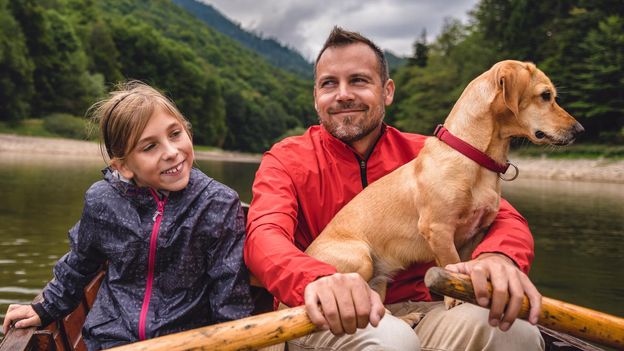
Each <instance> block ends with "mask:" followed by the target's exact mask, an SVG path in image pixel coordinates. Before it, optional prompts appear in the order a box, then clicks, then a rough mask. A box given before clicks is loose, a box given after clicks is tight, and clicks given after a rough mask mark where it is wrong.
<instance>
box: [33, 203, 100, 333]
mask: <svg viewBox="0 0 624 351" xmlns="http://www.w3.org/2000/svg"><path fill="white" fill-rule="evenodd" d="M91 207H92V206H91V205H90V204H89V203H88V201H85V208H84V210H83V213H82V217H81V219H80V221H79V222H78V223H77V224H76V225H74V227H73V228H71V229H70V231H69V241H70V251H69V252H68V253H66V254H65V255H64V256H63V257H61V259H60V260H58V262H57V263H56V265H55V266H54V270H53V273H54V279H53V280H52V281H50V282H49V283H48V284H47V285H46V287H45V288H44V290H43V293H42V295H43V302H41V303H40V304H39V305H38V306H36V307H35V311H38V314H39V315H40V316H41V317H42V322H44V321H45V322H51V320H50V319H52V320H59V319H61V318H63V317H65V316H66V315H67V314H69V313H70V312H71V311H73V310H74V308H76V306H78V304H79V303H80V301H81V299H82V297H83V295H84V288H85V286H86V285H87V284H88V283H89V282H90V281H91V280H92V279H93V277H94V276H95V274H96V273H97V272H98V270H99V269H100V267H101V266H102V264H103V263H104V261H105V258H104V256H103V255H102V254H101V253H100V252H99V251H98V250H96V249H95V248H94V245H93V244H94V238H95V236H96V235H97V234H96V233H97V232H98V231H101V228H98V225H101V223H99V221H98V220H97V219H96V218H94V217H93V216H91V214H92V213H94V212H96V211H95V210H94V209H93V208H91ZM42 309H43V311H42ZM44 311H45V313H47V314H48V316H46V315H45V313H43V312H44ZM42 314H43V316H42Z"/></svg>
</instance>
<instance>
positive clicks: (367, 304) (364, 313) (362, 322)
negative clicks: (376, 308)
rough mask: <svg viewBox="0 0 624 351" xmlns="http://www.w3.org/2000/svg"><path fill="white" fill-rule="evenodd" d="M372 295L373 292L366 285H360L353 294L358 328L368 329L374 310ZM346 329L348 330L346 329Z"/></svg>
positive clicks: (354, 289)
mask: <svg viewBox="0 0 624 351" xmlns="http://www.w3.org/2000/svg"><path fill="white" fill-rule="evenodd" d="M371 293H373V291H372V290H371V289H370V287H369V286H368V284H366V283H364V284H358V285H357V286H355V287H354V288H353V290H352V292H351V298H352V299H353V306H354V307H355V318H356V328H366V326H367V325H368V321H369V319H370V315H371V310H372V303H371V297H370V295H371ZM345 329H347V328H346V327H345Z"/></svg>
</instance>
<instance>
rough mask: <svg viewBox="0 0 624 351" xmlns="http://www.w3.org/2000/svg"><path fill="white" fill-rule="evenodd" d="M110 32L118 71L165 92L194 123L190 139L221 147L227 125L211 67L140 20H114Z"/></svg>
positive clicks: (216, 79) (219, 89) (217, 84)
mask: <svg viewBox="0 0 624 351" xmlns="http://www.w3.org/2000/svg"><path fill="white" fill-rule="evenodd" d="M112 34H113V40H114V41H115V47H117V48H118V52H119V62H121V71H122V74H123V75H124V76H126V77H129V78H132V79H139V80H142V81H144V82H147V83H149V84H153V85H155V86H157V87H161V88H162V89H164V90H165V91H167V92H168V93H169V94H170V96H171V97H172V98H173V99H174V100H175V101H176V102H177V104H178V106H179V107H180V110H181V111H182V113H184V115H185V116H186V117H187V118H188V119H189V121H190V122H191V124H192V125H193V126H194V127H193V139H194V141H195V142H196V143H198V144H204V145H217V146H221V144H222V143H223V141H224V135H225V133H226V128H227V127H226V123H225V108H224V101H223V98H222V94H221V84H220V81H219V78H218V77H217V76H216V74H215V71H214V69H212V68H211V67H210V66H209V65H208V64H206V63H205V62H203V61H202V60H201V59H200V58H199V56H198V55H197V54H195V53H194V52H193V51H192V50H191V49H189V48H188V47H187V46H186V45H185V44H183V43H179V42H175V41H173V40H170V39H167V38H165V37H163V36H162V35H161V34H159V32H158V31H156V30H155V29H153V28H152V27H150V26H149V25H147V24H145V23H144V22H142V21H140V20H137V19H131V18H126V19H124V20H121V21H118V22H117V23H116V24H115V25H113V26H112Z"/></svg>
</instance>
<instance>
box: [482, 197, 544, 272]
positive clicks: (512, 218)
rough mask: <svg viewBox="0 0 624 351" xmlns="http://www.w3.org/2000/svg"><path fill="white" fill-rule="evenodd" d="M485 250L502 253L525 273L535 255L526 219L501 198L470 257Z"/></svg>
mask: <svg viewBox="0 0 624 351" xmlns="http://www.w3.org/2000/svg"><path fill="white" fill-rule="evenodd" d="M486 252H495V253H502V254H504V255H505V256H507V257H509V258H511V259H512V260H513V261H514V262H515V263H516V265H517V266H518V267H519V268H520V269H521V270H522V271H523V272H524V273H527V274H528V273H529V268H530V266H531V263H532V262H533V258H534V256H535V252H534V245H533V236H532V235H531V231H530V230H529V225H528V223H527V221H526V219H524V217H522V215H520V213H519V212H518V211H517V210H516V209H515V208H513V207H512V206H511V204H510V203H509V202H507V201H506V200H505V199H502V198H501V204H500V209H499V211H498V215H497V216H496V219H494V222H493V223H492V225H491V226H490V229H489V231H488V233H487V234H486V236H485V238H484V239H483V241H482V242H481V243H480V244H479V245H478V246H477V248H476V249H475V251H474V252H473V253H472V258H473V259H475V258H476V257H477V256H479V255H480V254H482V253H486Z"/></svg>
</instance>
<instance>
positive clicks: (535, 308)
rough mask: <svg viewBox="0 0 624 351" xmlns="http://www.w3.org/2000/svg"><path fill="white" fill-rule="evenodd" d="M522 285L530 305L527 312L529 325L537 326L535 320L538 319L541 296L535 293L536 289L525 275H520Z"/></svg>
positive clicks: (537, 292)
mask: <svg viewBox="0 0 624 351" xmlns="http://www.w3.org/2000/svg"><path fill="white" fill-rule="evenodd" d="M521 279H522V285H523V289H524V292H525V294H526V295H527V297H528V299H529V304H531V309H530V310H529V323H531V324H533V325H535V324H537V320H538V319H539V315H540V311H541V309H542V294H540V293H539V291H537V288H536V287H535V285H533V283H532V282H531V280H530V279H529V277H527V276H526V275H524V274H523V275H522V277H521Z"/></svg>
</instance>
